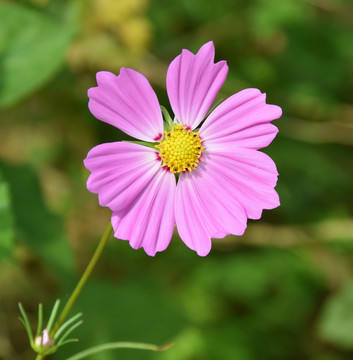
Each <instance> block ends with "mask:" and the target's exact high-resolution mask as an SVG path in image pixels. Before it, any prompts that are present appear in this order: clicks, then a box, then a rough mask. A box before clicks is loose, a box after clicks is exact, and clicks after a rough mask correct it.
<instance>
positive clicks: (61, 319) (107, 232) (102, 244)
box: [36, 224, 113, 360]
mask: <svg viewBox="0 0 353 360" xmlns="http://www.w3.org/2000/svg"><path fill="white" fill-rule="evenodd" d="M112 232H113V228H112V225H111V224H109V225H108V227H107V228H106V230H105V232H104V234H103V236H102V237H101V239H100V241H99V244H98V246H97V249H96V251H95V252H94V254H93V256H92V259H91V261H90V262H89V264H88V265H87V268H86V270H85V272H84V273H83V275H82V276H81V279H80V281H79V282H78V284H77V285H76V287H75V289H74V291H73V292H72V294H71V296H70V298H69V300H68V301H67V303H66V305H65V307H64V309H63V311H62V312H61V314H60V317H59V319H58V321H57V322H56V324H55V326H54V329H53V331H52V332H51V334H50V337H51V338H52V339H53V338H54V335H55V333H56V332H57V331H58V329H59V328H60V326H61V325H62V324H63V322H64V321H65V319H66V316H67V315H68V313H69V312H70V310H71V308H72V306H73V304H74V303H75V301H76V299H77V297H78V295H79V294H80V292H81V290H82V288H83V287H84V286H85V284H86V282H87V280H88V278H89V276H90V275H91V273H92V270H93V269H94V267H95V265H96V263H97V261H98V259H99V257H100V255H101V254H102V251H103V249H104V247H105V244H106V243H107V241H108V239H109V237H110V235H111V234H112ZM38 356H40V355H38ZM38 356H37V358H36V360H41V359H42V357H38Z"/></svg>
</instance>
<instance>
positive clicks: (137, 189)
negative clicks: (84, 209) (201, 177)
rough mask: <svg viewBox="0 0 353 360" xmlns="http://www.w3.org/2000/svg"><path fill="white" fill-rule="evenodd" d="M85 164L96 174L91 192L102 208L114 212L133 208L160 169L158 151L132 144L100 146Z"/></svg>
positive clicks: (91, 152)
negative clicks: (107, 208)
mask: <svg viewBox="0 0 353 360" xmlns="http://www.w3.org/2000/svg"><path fill="white" fill-rule="evenodd" d="M84 164H85V166H86V168H87V169H88V170H90V171H91V172H92V174H91V175H90V176H89V178H88V180H87V188H88V190H89V191H91V192H93V193H96V194H98V198H99V204H100V205H101V206H107V207H109V208H110V209H111V210H113V211H120V210H123V209H125V208H127V207H128V206H130V204H131V203H132V202H134V201H135V200H136V198H137V197H139V196H140V194H141V192H143V191H144V189H145V187H146V186H147V185H148V184H149V183H150V182H151V180H152V179H153V177H154V176H155V174H156V173H157V172H158V171H159V169H160V161H158V160H157V152H156V151H155V150H153V149H151V148H149V147H146V146H142V145H138V144H133V143H128V142H114V143H107V144H101V145H98V146H96V147H94V148H93V149H92V150H91V151H90V152H89V153H88V155H87V158H86V159H85V160H84Z"/></svg>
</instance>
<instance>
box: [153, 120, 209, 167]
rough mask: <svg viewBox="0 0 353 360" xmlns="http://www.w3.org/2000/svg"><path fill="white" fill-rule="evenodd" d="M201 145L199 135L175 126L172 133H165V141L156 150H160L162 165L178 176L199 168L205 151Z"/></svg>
mask: <svg viewBox="0 0 353 360" xmlns="http://www.w3.org/2000/svg"><path fill="white" fill-rule="evenodd" d="M201 143H202V140H201V139H200V137H199V133H195V132H193V131H191V130H189V129H187V128H186V126H182V125H175V126H174V127H173V128H172V130H171V131H169V132H167V131H166V132H165V133H164V140H163V141H161V142H160V143H159V144H158V145H156V148H157V149H159V156H160V158H161V159H162V165H163V166H168V168H169V170H170V171H171V172H172V173H175V174H176V173H180V172H181V171H186V170H189V171H192V170H193V169H196V168H197V165H198V163H199V159H200V156H201V151H202V150H204V149H205V148H204V147H203V146H202V145H201Z"/></svg>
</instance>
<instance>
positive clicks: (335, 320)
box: [319, 281, 353, 349]
mask: <svg viewBox="0 0 353 360" xmlns="http://www.w3.org/2000/svg"><path fill="white" fill-rule="evenodd" d="M319 334H320V335H321V337H322V338H323V339H324V340H326V341H329V342H331V343H332V344H335V345H337V346H339V347H342V348H346V349H353V281H350V282H348V284H347V285H346V286H345V287H344V288H343V289H342V290H341V291H340V292H339V293H338V294H336V295H334V296H332V297H331V298H330V299H329V300H328V302H327V303H326V305H325V307H324V309H323V311H322V315H321V319H320V322H319Z"/></svg>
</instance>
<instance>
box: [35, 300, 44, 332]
mask: <svg viewBox="0 0 353 360" xmlns="http://www.w3.org/2000/svg"><path fill="white" fill-rule="evenodd" d="M42 325H43V305H42V304H39V305H38V324H37V332H36V337H37V336H39V335H40V334H41V332H42Z"/></svg>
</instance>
